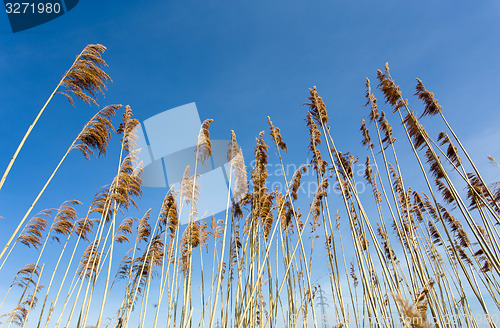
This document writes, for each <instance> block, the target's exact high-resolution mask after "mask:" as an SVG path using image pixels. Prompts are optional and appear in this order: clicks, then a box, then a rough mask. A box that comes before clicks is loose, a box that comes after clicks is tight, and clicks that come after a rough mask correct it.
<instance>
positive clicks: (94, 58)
mask: <svg viewBox="0 0 500 328" xmlns="http://www.w3.org/2000/svg"><path fill="white" fill-rule="evenodd" d="M105 50H106V47H104V46H103V45H100V44H89V45H87V46H86V47H85V48H84V49H83V51H82V52H81V53H80V54H79V55H78V56H77V57H76V59H75V61H74V62H73V64H72V65H71V67H70V69H69V70H68V71H67V72H66V73H65V74H64V75H63V77H62V79H61V81H60V82H59V84H58V85H57V86H56V88H55V89H54V91H52V94H51V95H50V97H49V99H48V100H47V101H46V102H45V105H43V107H42V109H40V111H39V112H38V115H37V116H36V118H35V120H34V121H33V123H31V125H30V126H29V128H28V131H26V133H25V135H24V137H23V139H22V140H21V142H20V143H19V146H18V147H17V149H16V152H15V153H14V155H13V156H12V158H11V160H10V162H9V164H8V165H7V168H6V169H5V172H4V174H3V176H2V180H0V189H2V186H3V184H4V183H5V180H6V179H7V176H8V174H9V172H10V170H11V168H12V165H14V161H15V160H16V158H17V156H18V155H19V152H20V151H21V149H22V147H23V146H24V143H25V142H26V139H28V136H29V135H30V134H31V131H32V130H33V128H34V127H35V125H36V123H37V122H38V120H39V119H40V117H41V116H42V114H43V112H44V111H45V108H46V107H47V105H48V104H49V102H50V101H51V100H52V97H53V96H54V94H56V93H61V94H63V95H65V96H66V97H67V98H68V100H69V102H70V103H71V104H72V105H74V103H73V98H72V95H74V96H76V97H77V98H79V99H82V100H83V101H85V102H86V103H90V102H92V103H94V104H96V105H97V98H96V96H97V93H99V92H100V93H103V91H104V90H105V89H106V82H107V81H111V79H110V77H109V76H108V75H107V74H106V73H105V72H104V71H103V70H102V69H101V67H102V66H107V64H106V62H105V61H104V59H102V57H101V54H102V53H103V52H104V51H105ZM61 86H63V87H65V88H66V89H65V91H63V92H57V90H58V89H59V87H61ZM103 94H104V93H103ZM0 257H1V256H0Z"/></svg>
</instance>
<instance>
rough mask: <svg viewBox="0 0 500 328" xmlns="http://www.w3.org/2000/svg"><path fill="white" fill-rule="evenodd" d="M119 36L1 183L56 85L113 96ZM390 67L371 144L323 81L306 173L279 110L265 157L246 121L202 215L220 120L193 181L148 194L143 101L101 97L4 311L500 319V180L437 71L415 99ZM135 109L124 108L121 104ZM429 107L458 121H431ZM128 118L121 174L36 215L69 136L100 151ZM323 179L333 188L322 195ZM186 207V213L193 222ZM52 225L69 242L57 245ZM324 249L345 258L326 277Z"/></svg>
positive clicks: (310, 119) (325, 320) (285, 323)
mask: <svg viewBox="0 0 500 328" xmlns="http://www.w3.org/2000/svg"><path fill="white" fill-rule="evenodd" d="M104 50H105V47H103V46H101V45H89V46H87V47H86V48H85V49H84V50H83V51H82V53H81V54H79V55H78V56H77V58H76V60H75V62H74V64H73V65H72V66H71V68H70V69H69V70H68V72H67V73H66V74H65V75H64V76H63V79H62V80H61V81H60V82H59V84H58V86H57V87H56V89H55V91H54V92H53V93H52V94H51V95H50V97H49V100H48V101H47V103H46V104H45V105H44V107H43V108H42V110H41V111H40V113H39V114H38V116H37V117H36V119H35V121H34V123H33V124H32V125H31V126H30V129H29V130H28V132H27V133H26V136H25V137H24V138H23V140H22V141H21V143H20V145H19V147H18V149H17V151H16V153H15V155H14V156H13V157H12V160H11V161H10V163H9V164H8V165H7V169H6V171H5V174H4V176H3V178H2V180H1V182H0V188H1V187H2V185H3V182H4V181H5V179H6V178H7V176H8V174H9V172H10V169H11V168H12V166H13V164H14V160H15V159H16V157H17V156H18V154H19V152H20V150H21V148H22V146H23V144H24V143H25V141H26V139H27V137H28V136H29V134H30V132H31V130H32V127H33V126H34V124H36V122H37V120H38V118H39V117H40V115H41V114H42V112H43V111H44V110H45V108H46V107H47V104H48V103H49V102H50V99H52V97H53V96H54V95H55V94H56V93H58V92H60V93H63V94H64V95H65V96H66V97H68V99H69V100H70V102H71V103H72V104H73V98H74V97H76V98H78V99H80V100H83V101H85V102H87V103H94V104H96V105H97V96H98V94H99V93H102V92H103V91H104V90H105V89H106V83H107V81H109V80H110V78H109V76H108V75H107V74H106V73H105V72H104V71H103V70H102V68H101V67H104V66H106V63H105V61H104V60H103V59H102V58H101V54H102V53H103V52H104ZM376 80H377V83H376V86H373V85H372V83H371V81H370V80H369V79H367V80H366V95H365V98H366V106H365V108H364V109H363V111H360V113H359V116H360V119H361V126H360V133H359V132H357V131H353V133H352V134H351V135H349V136H348V137H349V138H359V140H360V142H361V143H362V145H363V146H364V147H365V148H366V152H365V153H364V154H358V156H354V155H352V154H351V153H350V152H348V151H345V150H342V148H341V145H340V144H341V141H342V138H344V137H345V135H341V136H338V135H335V124H336V122H335V120H334V119H330V118H329V113H328V110H327V107H326V104H325V103H324V102H323V99H322V98H321V97H320V95H319V93H318V90H317V89H316V87H313V88H311V89H309V92H308V94H305V96H304V101H305V104H304V106H303V107H302V110H303V112H304V119H305V124H304V130H303V131H304V135H306V136H307V138H308V149H304V154H306V156H307V155H308V156H309V158H310V161H309V162H308V163H305V164H304V165H302V166H300V167H298V168H296V170H295V172H293V174H290V173H288V170H287V168H288V166H287V162H286V160H287V157H288V156H289V154H287V145H286V138H285V137H284V136H282V134H281V131H280V129H279V127H277V126H275V125H274V123H273V121H272V120H271V118H270V117H268V118H267V124H268V130H267V132H266V131H262V132H261V133H259V135H258V136H257V138H256V145H255V148H254V152H253V157H254V158H253V159H252V163H255V164H254V165H253V167H251V168H250V167H246V166H245V162H247V163H248V162H250V161H249V160H248V158H247V160H246V161H245V159H244V157H243V150H242V149H241V148H240V146H239V145H238V142H237V138H236V135H235V133H234V132H233V131H231V133H230V135H229V137H230V139H231V142H230V143H229V145H228V151H227V160H228V162H229V163H230V170H229V172H230V173H229V186H230V191H229V193H228V194H227V198H226V199H227V206H226V210H225V212H224V213H221V214H218V215H213V216H212V218H211V219H208V220H198V218H199V214H198V211H197V203H198V201H199V199H198V198H199V195H200V186H199V184H198V182H197V179H198V178H199V174H198V163H203V164H204V163H205V162H206V161H207V160H208V159H209V158H210V156H211V152H212V144H211V141H210V132H209V129H210V125H211V123H212V120H206V121H205V122H203V124H202V126H201V129H200V133H199V137H198V145H197V147H196V150H195V152H196V153H195V155H196V164H195V166H194V167H192V168H190V167H187V168H186V170H185V173H184V177H183V179H182V181H181V183H180V188H179V189H174V188H171V189H169V190H168V191H167V192H166V194H165V196H164V199H163V201H162V202H161V203H160V204H158V208H157V209H156V210H155V209H147V210H145V209H142V208H140V206H139V205H140V201H139V199H140V198H141V195H142V190H141V184H142V180H141V173H142V163H138V160H137V155H138V152H139V151H140V149H137V147H136V144H135V140H136V139H137V137H136V135H135V127H136V126H137V125H138V124H139V122H138V120H137V119H135V118H134V115H133V110H132V108H131V107H130V106H125V107H123V106H122V105H109V106H106V107H104V108H103V109H101V110H99V111H98V112H97V113H96V114H95V115H94V116H93V117H92V118H91V119H90V120H89V122H88V123H87V124H86V125H85V126H84V127H83V129H82V131H81V132H80V133H79V134H78V135H77V136H76V138H75V139H74V140H73V142H72V143H71V144H70V146H69V148H68V150H67V152H66V154H65V155H64V156H63V157H62V159H61V161H60V162H59V164H58V165H57V167H56V169H55V170H54V171H53V173H52V174H51V175H50V176H49V178H48V180H47V182H46V184H45V185H44V186H43V187H42V189H41V191H40V193H39V194H38V196H37V197H36V199H35V200H34V201H33V202H32V203H31V204H30V206H29V207H28V209H27V210H26V214H25V215H24V217H23V218H22V219H21V220H20V221H19V222H18V223H17V224H14V226H16V227H15V229H14V231H13V232H12V235H11V236H10V238H9V239H8V240H7V241H4V242H5V245H4V247H3V250H2V252H1V253H0V261H1V263H2V264H1V265H2V268H3V269H4V270H5V268H6V266H5V265H4V264H5V263H7V262H8V261H9V260H11V257H12V254H16V251H17V249H18V248H21V247H29V248H31V251H32V252H33V253H34V254H35V258H36V260H34V261H33V263H26V265H24V266H22V267H21V268H20V269H19V270H18V271H17V273H16V274H15V276H14V277H13V280H12V284H11V285H10V287H9V288H8V290H6V291H2V292H3V293H4V295H1V297H2V302H1V304H0V309H1V311H2V312H3V313H4V314H3V315H2V317H1V318H0V327H6V328H9V327H11V326H20V327H37V328H40V327H44V328H47V327H82V328H83V327H115V328H120V327H135V326H137V327H139V328H141V327H182V328H186V327H190V328H192V327H271V328H272V327H315V328H316V327H332V326H333V327H356V328H359V327H380V326H383V327H403V326H404V327H434V326H435V327H471V328H472V327H481V326H491V327H496V324H497V322H498V320H499V318H498V313H500V302H499V296H500V285H499V280H498V279H497V278H498V276H499V273H500V256H499V255H500V247H499V241H500V238H499V233H498V225H499V223H500V207H499V204H500V184H499V183H498V182H497V183H492V182H488V181H485V180H484V179H483V176H482V175H481V173H480V172H479V170H478V168H477V166H476V165H475V163H474V162H473V160H472V158H471V157H470V156H469V154H468V153H467V151H466V149H465V148H464V146H463V144H462V142H461V141H460V139H459V138H458V136H457V135H456V133H455V132H454V130H453V129H452V127H451V126H450V124H449V122H448V121H447V120H446V118H445V114H446V110H445V109H443V108H442V107H441V105H440V104H439V102H438V101H437V99H436V98H435V96H434V94H433V93H432V92H430V91H428V90H427V89H426V88H425V86H424V84H423V82H422V81H421V80H419V79H417V81H416V89H415V94H414V96H415V97H413V98H412V101H411V103H412V104H411V105H410V101H408V100H407V99H406V98H404V95H403V91H402V90H400V88H399V86H397V84H396V82H395V81H394V80H393V78H392V77H391V75H390V71H389V66H388V65H386V66H385V68H384V69H383V70H379V71H377V75H376ZM61 87H65V90H64V91H58V90H59V88H61ZM375 93H377V94H380V96H379V97H381V99H382V98H383V99H384V100H385V104H383V105H380V103H379V102H378V100H377V98H376V95H375ZM361 96H362V95H361ZM381 107H384V109H385V111H384V110H383V109H381ZM417 110H419V111H420V112H421V114H420V115H419V114H417ZM119 111H122V112H123V113H122V117H121V119H118V118H115V117H114V116H115V115H116V114H117V113H118V112H119ZM356 115H357V114H356ZM425 120H434V121H435V122H433V126H439V125H440V126H441V127H442V129H443V130H442V131H438V132H437V133H434V132H433V133H430V132H427V130H426V129H425V127H424V125H423V123H422V122H421V121H425ZM117 121H120V122H119V123H118V124H116V122H117ZM263 123H265V121H263ZM115 126H116V128H115ZM115 134H118V135H119V136H120V137H119V138H118V139H119V146H120V153H119V156H118V158H117V170H116V175H115V176H111V177H109V181H108V182H103V184H105V185H104V186H103V187H102V188H101V189H99V190H97V191H96V193H95V195H94V196H93V198H92V200H91V201H90V202H89V203H88V204H84V203H82V202H80V201H78V200H68V201H66V202H64V203H63V204H61V205H58V204H57V205H54V208H49V209H46V210H42V211H40V212H39V213H38V214H36V215H34V216H30V215H31V212H32V210H33V209H34V208H35V205H36V204H37V202H38V200H39V199H40V197H41V196H42V194H43V193H44V191H45V190H46V188H47V186H48V184H49V183H50V182H51V180H52V178H53V177H54V175H55V174H56V173H57V171H58V169H59V167H60V166H61V165H62V164H63V163H64V160H65V158H66V156H67V155H68V153H70V152H72V151H74V150H76V151H79V152H81V153H82V155H83V156H84V157H86V158H87V159H89V160H90V159H91V158H92V157H94V156H99V155H103V154H106V149H107V147H108V143H109V142H110V138H111V136H112V135H115ZM284 135H286V133H285V134H284ZM433 135H434V136H435V137H433ZM401 159H403V160H401ZM109 160H116V159H108V161H109ZM409 161H414V163H415V167H416V168H417V170H414V169H412V174H411V178H408V179H406V176H405V175H404V173H406V174H407V176H408V170H409V169H408V168H407V167H404V166H402V165H400V164H401V163H408V162H409ZM490 161H491V162H492V163H493V164H494V165H496V166H498V163H497V162H496V161H495V160H494V159H493V158H492V157H490ZM270 163H277V164H276V165H277V166H278V168H279V169H280V171H281V173H282V174H281V175H280V179H281V180H280V181H279V182H280V183H281V186H283V188H281V189H280V188H276V189H271V188H269V186H270V178H269V171H268V168H269V164H270ZM359 164H362V165H363V166H362V167H363V172H362V174H359V172H357V171H356V167H359ZM247 174H248V176H247ZM274 179H276V178H274ZM311 181H312V182H314V183H315V184H314V185H315V189H316V190H314V193H313V195H312V196H311V197H309V196H304V193H303V192H302V191H303V186H304V183H306V182H311ZM360 183H362V184H363V185H364V186H366V188H367V190H366V192H361V191H360V188H359V187H358V186H359V184H360ZM412 186H414V187H413V188H412ZM176 190H178V191H176ZM70 196H71V195H68V197H70ZM183 211H184V212H188V213H189V222H188V224H186V225H180V223H179V221H180V220H179V218H180V215H181V213H182V212H183ZM136 212H140V213H141V215H140V216H139V217H138V218H136V217H134V215H135V214H133V213H136ZM5 220H8V219H5ZM4 224H5V223H4ZM48 241H55V242H56V243H55V244H56V245H57V246H56V247H52V248H51V250H50V252H51V254H47V252H45V250H46V246H47V242H48ZM209 250H210V251H209ZM49 257H50V258H52V259H56V260H55V265H53V266H52V264H53V263H54V260H52V261H47V259H48V258H49ZM46 262H47V263H49V262H50V264H51V267H49V265H46V264H47V263H46ZM318 263H319V265H321V266H322V270H327V272H328V275H327V276H328V278H325V279H324V282H323V281H322V282H321V283H319V282H318V277H317V275H316V271H317V270H316V268H317V266H318ZM7 266H8V264H7ZM330 301H331V303H330ZM326 303H330V304H329V308H328V312H326V311H325V306H326V305H327V304H326Z"/></svg>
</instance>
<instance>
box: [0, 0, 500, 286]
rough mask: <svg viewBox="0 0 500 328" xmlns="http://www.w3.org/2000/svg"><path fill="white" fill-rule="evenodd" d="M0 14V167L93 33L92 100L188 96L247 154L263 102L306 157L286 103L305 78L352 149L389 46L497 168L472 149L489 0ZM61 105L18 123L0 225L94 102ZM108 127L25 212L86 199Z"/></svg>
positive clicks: (493, 147)
mask: <svg viewBox="0 0 500 328" xmlns="http://www.w3.org/2000/svg"><path fill="white" fill-rule="evenodd" d="M0 17H1V18H0V44H1V47H0V72H1V74H0V87H1V90H2V91H1V92H0V113H1V118H2V128H1V130H0V143H1V145H2V152H1V155H0V167H2V172H3V168H4V167H5V166H6V165H7V163H8V161H9V160H10V157H11V155H12V154H13V153H14V151H15V149H16V147H17V145H18V142H19V141H20V140H21V138H22V136H23V134H24V132H25V131H26V129H27V127H28V126H29V124H30V123H31V122H32V120H33V118H34V117H35V115H36V113H37V112H38V110H39V109H40V108H41V106H42V105H43V103H44V102H45V100H46V99H47V97H48V96H49V95H50V93H51V92H52V90H53V88H54V87H55V86H56V85H57V83H58V81H59V79H60V78H61V76H62V74H64V72H65V71H66V70H67V69H68V68H69V66H70V65H71V63H72V62H73V60H74V57H75V56H76V55H77V54H78V53H79V52H80V51H81V50H82V49H83V47H84V46H85V45H86V44H89V43H101V44H103V45H105V46H106V47H107V48H108V50H107V52H106V53H105V54H104V58H105V60H106V61H107V63H108V64H109V68H108V69H107V72H108V74H109V75H110V76H111V78H112V79H113V80H114V83H113V84H109V85H108V86H109V90H108V91H107V92H106V98H105V99H100V103H101V104H102V105H107V104H112V103H121V104H124V105H125V104H129V105H130V106H131V107H132V109H133V110H134V113H135V116H136V117H137V118H138V119H139V120H140V121H143V120H144V119H147V118H149V117H151V116H153V115H155V114H157V113H159V112H161V111H164V110H167V109H170V108H173V107H176V106H180V105H183V104H187V103H190V102H196V104H197V108H198V111H199V113H200V117H201V119H202V120H204V119H207V118H213V119H214V123H213V124H212V128H211V136H212V138H214V139H229V138H230V130H235V132H236V135H237V137H238V140H239V142H240V144H241V145H242V148H243V149H244V151H245V155H246V156H247V158H248V157H251V156H252V148H253V146H254V144H255V137H256V136H257V134H258V132H260V131H261V130H267V123H266V121H267V119H266V117H267V116H268V115H269V116H271V118H272V120H273V121H274V123H275V125H277V126H279V127H280V128H281V131H282V135H283V137H284V139H285V141H286V142H287V144H288V148H289V153H288V154H287V161H288V162H290V163H294V164H297V165H300V164H302V163H304V162H305V161H306V159H307V152H306V147H307V131H306V129H305V125H304V122H303V118H304V117H305V115H304V114H305V107H301V106H300V105H301V104H302V103H304V102H306V100H307V96H308V88H309V87H312V86H313V85H317V87H318V91H319V93H320V95H321V96H322V97H323V99H324V100H325V102H326V104H327V108H328V110H329V113H330V117H331V125H332V129H333V132H334V135H335V136H336V141H337V144H338V145H339V146H341V147H342V149H345V150H346V151H351V152H352V153H355V154H356V155H360V157H362V156H363V157H364V154H365V153H364V152H363V149H362V148H361V146H360V135H359V132H358V129H359V121H360V120H361V119H362V118H363V117H364V114H365V113H366V112H364V111H363V108H362V107H361V105H362V104H364V102H365V99H364V92H365V90H364V81H365V77H369V78H370V79H372V81H373V83H375V76H376V75H375V74H376V70H377V69H379V68H383V65H384V64H385V62H386V61H389V63H390V66H391V73H392V76H393V77H394V78H395V79H396V82H397V83H398V84H400V85H401V88H402V90H403V93H404V95H405V97H408V98H410V105H414V108H415V109H416V110H417V111H420V112H421V110H422V109H421V104H420V102H418V100H416V99H415V98H414V97H412V95H413V93H414V87H415V78H416V77H420V78H421V79H422V80H423V81H424V84H425V85H426V87H427V88H428V89H430V90H431V91H434V92H435V94H436V97H437V98H438V99H439V101H440V103H441V105H442V106H443V107H444V111H445V113H446V115H447V117H448V119H449V121H450V123H451V124H452V125H453V127H454V128H455V130H456V132H457V133H458V134H459V136H460V137H461V138H462V139H463V140H464V143H465V144H466V146H468V148H469V149H470V150H471V153H472V155H473V156H474V158H475V159H477V160H478V162H479V165H480V166H481V168H484V170H485V172H486V176H487V177H488V178H489V179H490V181H492V180H494V179H495V178H496V177H495V175H496V176H498V173H497V172H498V171H496V172H495V171H493V170H492V169H491V167H489V166H488V165H487V163H486V161H485V156H486V155H487V154H491V155H493V156H495V155H496V157H500V146H498V145H499V143H498V139H499V137H500V132H498V128H497V124H498V119H499V118H500V114H499V110H498V99H497V98H498V85H500V65H499V64H498V58H500V42H499V40H500V37H499V36H500V24H498V22H499V21H500V3H499V2H498V1H488V0H485V1H480V2H472V1H461V2H457V1H440V2H436V1H420V2H404V1H393V0H391V1H333V0H329V1H324V0H318V1H310V2H306V1H296V0H292V1H274V0H271V1H260V0H257V1H252V2H250V1H191V0H188V1H182V2H172V1H149V0H146V1H133V2H132V1H131V2H127V1H97V0H95V1H94V0H80V3H79V4H78V5H77V6H76V7H75V8H74V9H73V10H72V11H70V12H69V13H67V14H65V15H63V16H62V17H60V18H58V19H56V20H54V21H51V22H49V23H47V24H44V25H41V26H38V27H35V28H33V29H31V30H27V31H23V32H19V33H16V34H13V33H12V32H11V31H10V26H9V24H8V20H7V16H6V15H0ZM76 107H77V108H76V109H74V108H73V107H71V106H70V105H69V104H68V102H67V101H66V99H65V98H64V97H62V96H60V95H59V96H56V97H55V98H54V100H53V101H52V102H51V103H50V105H49V107H48V108H47V111H46V113H44V115H43V116H42V118H41V120H40V121H39V123H38V125H37V126H36V128H35V129H34V130H33V133H32V135H31V136H30V138H29V139H28V142H27V143H26V146H25V147H24V148H23V150H22V152H21V154H20V157H19V158H18V160H17V162H16V163H15V165H14V168H13V169H12V171H11V174H10V176H9V177H8V179H7V182H6V183H5V185H4V187H3V189H2V190H1V192H0V215H1V216H3V217H4V220H3V221H2V222H1V223H0V224H1V225H2V228H1V229H0V240H2V241H3V240H6V239H7V238H8V236H9V235H10V233H11V231H12V229H13V227H14V223H15V222H16V221H17V220H18V218H19V217H22V215H23V214H24V211H25V210H26V209H27V208H28V206H29V204H30V203H31V201H32V200H33V199H34V197H35V196H36V194H37V192H38V191H39V189H40V187H41V186H42V185H43V183H44V181H45V179H46V177H47V176H48V175H49V174H50V172H51V171H52V169H53V168H54V166H55V165H56V164H57V162H58V160H59V158H60V156H62V154H63V153H64V152H65V150H66V149H67V147H68V146H69V144H70V143H71V141H72V140H73V138H74V137H75V136H76V135H77V133H78V132H79V131H80V129H81V127H82V126H83V125H84V124H85V122H86V121H87V120H88V119H89V118H90V117H91V116H92V115H93V114H94V112H95V111H96V107H89V106H87V105H86V104H83V103H81V102H77V104H76ZM387 111H388V112H389V111H390V110H387ZM393 119H395V117H394V118H393ZM394 124H396V123H395V122H394ZM425 124H426V126H428V127H429V129H432V128H433V127H434V124H435V123H434V121H426V122H425ZM432 131H433V132H434V133H436V132H437V131H439V130H432ZM401 137H402V136H401ZM401 139H402V138H401ZM117 141H118V138H115V139H114V145H112V146H111V147H110V150H109V154H108V157H107V159H102V158H101V159H98V160H96V159H92V161H91V163H90V164H89V163H88V162H87V161H86V160H85V159H83V158H82V156H80V155H79V154H76V153H74V154H72V155H70V157H69V158H68V161H67V162H66V163H65V164H64V166H63V168H62V170H61V171H60V172H59V173H58V175H57V176H56V178H55V179H54V181H53V183H52V184H51V186H50V187H49V189H48V191H47V193H46V195H44V196H43V198H42V199H41V201H40V203H39V205H37V207H36V208H35V211H34V213H35V212H36V211H38V210H41V209H43V208H46V207H57V206H59V204H60V203H61V202H62V201H64V200H66V199H75V198H76V199H79V200H82V201H84V202H87V203H88V202H89V201H90V198H91V196H92V195H93V193H94V192H95V191H96V190H97V189H98V188H99V187H100V186H102V185H104V184H107V183H109V182H110V180H111V179H112V177H113V174H114V172H115V171H116V165H117V158H118V148H117ZM402 160H403V161H404V160H405V159H402ZM408 174H409V175H411V174H412V172H409V173H408ZM496 180H498V178H497V179H496ZM496 180H495V181H496ZM163 193H164V190H156V189H154V190H153V189H148V190H145V197H144V200H143V201H142V203H141V212H143V211H145V210H147V208H149V207H153V212H155V210H156V212H157V211H158V209H159V204H160V202H161V199H162V196H163ZM81 211H82V212H83V211H84V207H82V209H81ZM23 254H24V253H23ZM26 254H29V252H27V253H26ZM9 261H11V260H9ZM25 262H26V259H25V258H19V257H18V258H14V259H12V262H10V263H8V265H7V266H8V268H9V269H11V273H12V272H13V271H15V270H17V269H18V268H19V266H20V265H22V264H25ZM1 276H2V277H4V272H2V274H1ZM5 277H8V276H7V274H5ZM9 277H10V276H9ZM6 279H7V278H6ZM9 279H10V278H9ZM4 286H5V285H0V289H3V288H2V287H4Z"/></svg>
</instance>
